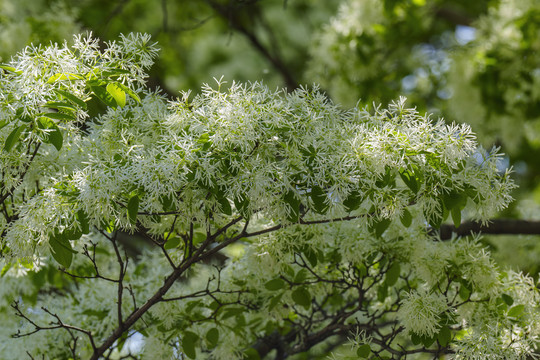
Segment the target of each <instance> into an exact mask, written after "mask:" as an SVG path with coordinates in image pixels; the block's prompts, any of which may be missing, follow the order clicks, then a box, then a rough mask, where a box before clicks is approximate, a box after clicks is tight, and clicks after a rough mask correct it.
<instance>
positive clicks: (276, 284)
mask: <svg viewBox="0 0 540 360" xmlns="http://www.w3.org/2000/svg"><path fill="white" fill-rule="evenodd" d="M264 287H265V288H266V289H267V290H270V291H277V290H280V289H283V288H284V287H285V281H283V279H280V278H276V279H273V280H270V281H267V282H266V283H265V284H264Z"/></svg>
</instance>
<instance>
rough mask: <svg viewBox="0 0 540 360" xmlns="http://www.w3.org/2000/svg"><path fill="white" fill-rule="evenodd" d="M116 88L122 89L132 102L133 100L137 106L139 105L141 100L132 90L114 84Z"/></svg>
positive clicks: (122, 85) (119, 84)
mask: <svg viewBox="0 0 540 360" xmlns="http://www.w3.org/2000/svg"><path fill="white" fill-rule="evenodd" d="M115 84H116V86H118V87H119V88H120V89H122V90H123V91H124V92H125V93H126V94H128V95H129V96H131V98H133V100H135V101H136V102H138V103H139V104H140V103H141V98H140V97H139V95H137V93H136V92H135V91H133V90H131V89H130V88H128V87H127V86H126V85H124V84H121V83H115Z"/></svg>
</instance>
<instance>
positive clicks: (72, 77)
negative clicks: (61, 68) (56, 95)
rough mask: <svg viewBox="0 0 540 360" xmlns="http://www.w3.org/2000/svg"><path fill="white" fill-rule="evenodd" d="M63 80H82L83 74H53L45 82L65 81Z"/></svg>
mask: <svg viewBox="0 0 540 360" xmlns="http://www.w3.org/2000/svg"><path fill="white" fill-rule="evenodd" d="M65 80H69V81H72V80H84V76H82V75H78V74H70V73H66V74H63V73H59V74H54V75H53V76H51V77H50V78H49V80H47V84H52V83H55V82H57V81H65Z"/></svg>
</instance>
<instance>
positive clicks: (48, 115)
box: [39, 112, 75, 121]
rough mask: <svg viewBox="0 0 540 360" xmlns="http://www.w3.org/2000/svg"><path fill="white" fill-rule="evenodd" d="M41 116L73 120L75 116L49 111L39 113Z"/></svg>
mask: <svg viewBox="0 0 540 360" xmlns="http://www.w3.org/2000/svg"><path fill="white" fill-rule="evenodd" d="M39 115H41V116H45V117H48V118H49V119H53V120H65V121H73V120H75V116H73V115H67V114H63V113H59V112H49V113H42V114H39Z"/></svg>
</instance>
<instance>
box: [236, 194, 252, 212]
mask: <svg viewBox="0 0 540 360" xmlns="http://www.w3.org/2000/svg"><path fill="white" fill-rule="evenodd" d="M233 202H234V207H235V208H236V210H238V212H239V213H240V214H241V215H242V216H244V217H246V218H247V217H249V214H248V213H247V211H248V209H249V197H247V196H246V195H245V194H240V195H239V196H237V197H235V198H234V199H233Z"/></svg>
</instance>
